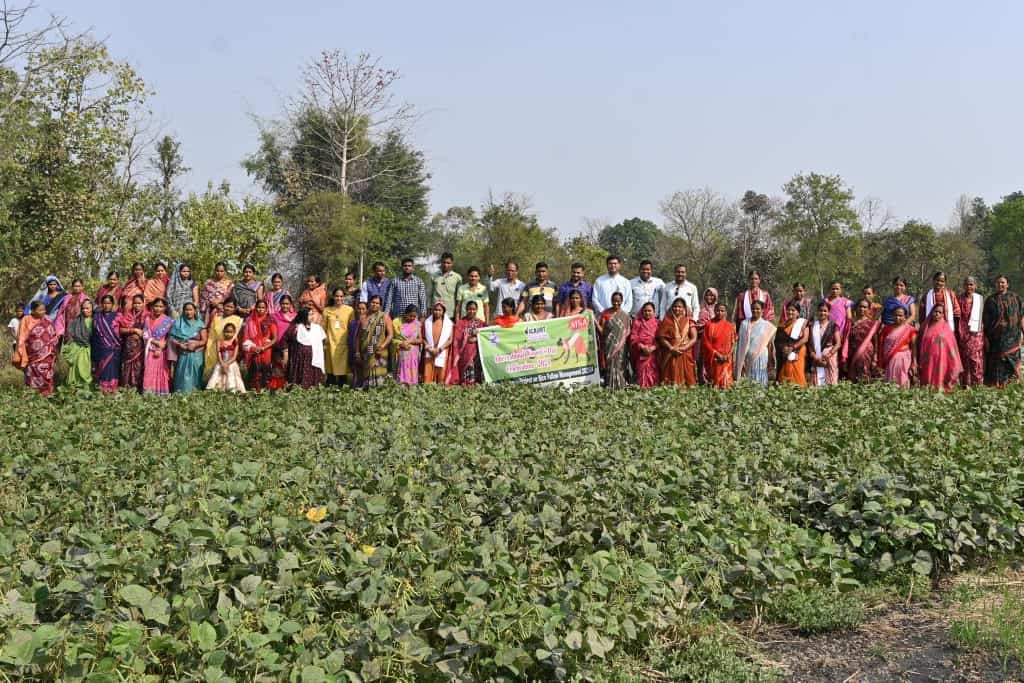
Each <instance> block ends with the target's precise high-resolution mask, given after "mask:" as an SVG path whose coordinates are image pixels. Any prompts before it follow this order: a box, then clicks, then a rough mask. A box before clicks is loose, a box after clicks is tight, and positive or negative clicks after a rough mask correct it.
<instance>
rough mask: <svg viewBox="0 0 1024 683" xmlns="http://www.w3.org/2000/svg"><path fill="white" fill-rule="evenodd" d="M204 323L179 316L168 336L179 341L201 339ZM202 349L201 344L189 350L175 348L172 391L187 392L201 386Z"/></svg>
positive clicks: (196, 340)
mask: <svg viewBox="0 0 1024 683" xmlns="http://www.w3.org/2000/svg"><path fill="white" fill-rule="evenodd" d="M205 327H206V324H205V323H203V321H202V320H200V319H199V318H196V319H195V320H187V319H186V318H185V316H180V317H178V318H177V319H176V320H175V321H174V327H172V328H171V332H170V338H171V339H172V340H173V341H176V342H179V343H182V344H184V343H186V342H194V343H196V344H198V343H199V342H200V341H202V334H201V333H202V331H203V329H204V328H205ZM204 351H205V348H204V347H202V346H196V348H195V349H192V350H191V351H189V350H185V349H177V351H176V353H177V355H178V362H177V363H176V364H175V366H174V391H175V392H176V393H179V394H189V393H191V392H193V391H196V390H197V389H202V388H203V364H204V358H203V356H204Z"/></svg>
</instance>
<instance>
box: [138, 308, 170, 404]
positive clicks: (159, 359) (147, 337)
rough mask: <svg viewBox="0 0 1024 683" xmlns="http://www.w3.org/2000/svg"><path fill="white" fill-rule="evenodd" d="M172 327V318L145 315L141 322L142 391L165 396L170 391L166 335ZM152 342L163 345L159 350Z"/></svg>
mask: <svg viewBox="0 0 1024 683" xmlns="http://www.w3.org/2000/svg"><path fill="white" fill-rule="evenodd" d="M172 327H174V318H172V317H171V316H169V315H161V316H160V317H159V318H154V317H152V316H150V315H148V314H147V315H146V317H145V318H144V319H143V322H142V341H143V344H144V345H145V351H144V354H143V355H144V358H145V360H144V361H143V372H142V390H143V391H152V392H155V393H157V394H160V395H161V396H166V395H167V394H169V393H170V391H171V360H170V357H169V356H168V346H167V345H166V344H167V342H168V341H169V340H168V339H167V334H168V333H169V332H170V331H171V328H172ZM154 342H159V343H162V344H165V346H164V347H163V348H159V347H158V346H157V345H156V344H154Z"/></svg>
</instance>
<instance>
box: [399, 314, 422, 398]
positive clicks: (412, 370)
mask: <svg viewBox="0 0 1024 683" xmlns="http://www.w3.org/2000/svg"><path fill="white" fill-rule="evenodd" d="M422 327H423V326H422V325H421V324H420V321H419V320H413V321H412V322H406V321H405V320H402V319H399V320H395V321H394V328H395V336H394V341H393V342H392V343H393V344H394V346H395V355H396V357H397V359H398V363H397V366H396V367H395V378H396V379H397V380H398V381H399V383H400V384H419V381H420V377H419V375H420V347H419V346H417V345H415V344H413V345H411V346H409V348H407V349H402V348H401V344H402V343H404V342H407V341H415V340H418V339H419V338H420V331H421V330H422Z"/></svg>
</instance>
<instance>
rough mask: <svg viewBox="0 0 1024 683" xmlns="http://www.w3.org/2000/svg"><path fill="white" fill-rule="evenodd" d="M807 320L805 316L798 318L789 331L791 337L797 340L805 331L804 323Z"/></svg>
mask: <svg viewBox="0 0 1024 683" xmlns="http://www.w3.org/2000/svg"><path fill="white" fill-rule="evenodd" d="M806 324H807V321H806V320H804V319H803V318H797V319H796V322H794V323H793V329H792V330H790V331H789V338H790V339H792V340H794V341H796V340H797V339H799V338H800V335H801V334H803V332H804V325H806Z"/></svg>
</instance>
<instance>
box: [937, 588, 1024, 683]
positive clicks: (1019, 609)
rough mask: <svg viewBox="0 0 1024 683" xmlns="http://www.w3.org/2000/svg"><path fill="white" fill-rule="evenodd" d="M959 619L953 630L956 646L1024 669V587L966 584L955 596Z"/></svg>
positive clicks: (958, 589) (952, 627) (952, 634)
mask: <svg viewBox="0 0 1024 683" xmlns="http://www.w3.org/2000/svg"><path fill="white" fill-rule="evenodd" d="M955 595H956V598H957V599H958V601H959V602H960V607H959V609H958V612H959V616H957V617H955V618H954V619H953V622H952V626H951V631H952V632H951V636H952V639H953V641H954V642H956V643H957V644H959V645H960V646H962V647H965V648H969V649H977V650H986V651H989V652H992V653H994V654H995V655H997V656H998V657H1000V658H1001V659H1002V660H1003V665H1004V666H1006V665H1008V664H1009V663H1010V662H1011V661H1014V662H1016V663H1017V664H1018V665H1019V666H1022V667H1024V585H1022V582H1020V581H1007V582H1003V583H1002V584H999V583H995V584H990V585H989V586H986V585H985V584H983V583H982V584H973V585H972V584H966V585H963V584H961V586H958V587H957V589H956V592H955Z"/></svg>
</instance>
